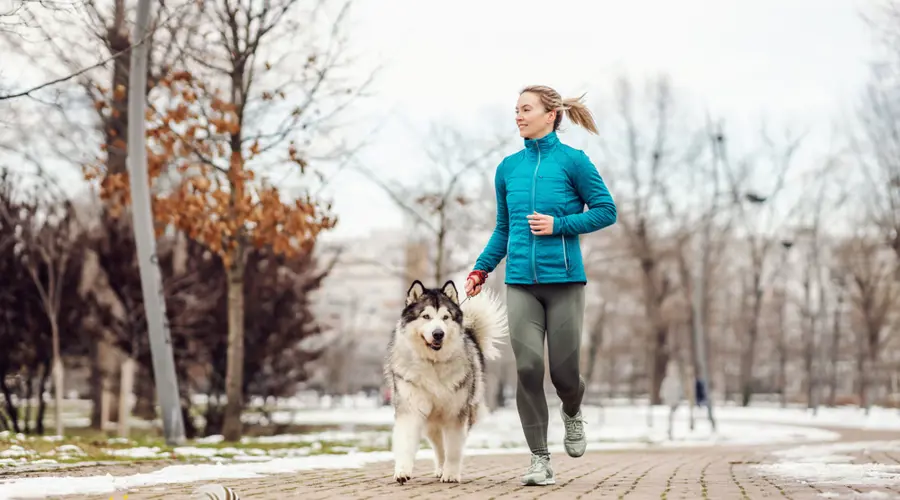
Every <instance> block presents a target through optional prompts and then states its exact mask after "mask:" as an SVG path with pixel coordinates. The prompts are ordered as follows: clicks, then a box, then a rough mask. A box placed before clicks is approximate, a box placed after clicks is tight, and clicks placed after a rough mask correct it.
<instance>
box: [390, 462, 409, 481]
mask: <svg viewBox="0 0 900 500" xmlns="http://www.w3.org/2000/svg"><path fill="white" fill-rule="evenodd" d="M410 479H412V467H404V466H402V465H398V466H396V467H394V480H395V481H397V482H398V483H400V484H405V483H406V482H407V481H409V480H410Z"/></svg>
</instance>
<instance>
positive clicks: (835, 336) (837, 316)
mask: <svg viewBox="0 0 900 500" xmlns="http://www.w3.org/2000/svg"><path fill="white" fill-rule="evenodd" d="M843 305H844V294H843V290H838V296H837V305H836V306H835V309H834V325H833V326H832V329H831V363H829V364H830V365H831V384H830V386H831V387H830V388H829V392H828V406H834V404H835V400H836V399H837V383H838V376H837V374H838V369H837V363H838V357H839V356H840V345H841V342H840V340H841V334H840V328H841V326H840V325H841V309H842V308H843Z"/></svg>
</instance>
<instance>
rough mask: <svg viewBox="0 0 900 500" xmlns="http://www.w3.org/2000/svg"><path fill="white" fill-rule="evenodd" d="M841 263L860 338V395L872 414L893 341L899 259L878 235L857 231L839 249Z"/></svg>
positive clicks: (858, 357)
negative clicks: (881, 367) (883, 360)
mask: <svg viewBox="0 0 900 500" xmlns="http://www.w3.org/2000/svg"><path fill="white" fill-rule="evenodd" d="M837 252H838V263H839V265H840V268H841V271H842V272H843V274H844V275H845V276H846V277H847V280H848V281H849V283H848V293H849V300H850V301H851V302H852V303H853V306H854V309H855V312H856V317H857V324H858V325H859V332H860V334H859V336H858V340H857V352H856V354H857V355H856V369H857V386H856V388H857V393H858V396H859V400H860V405H862V406H863V407H864V408H865V409H866V411H867V412H868V410H869V408H870V407H871V404H872V398H871V388H872V386H873V385H874V383H875V382H876V377H877V370H878V362H879V355H880V353H881V351H882V350H883V349H884V347H885V346H886V344H887V342H888V341H889V340H890V338H891V337H890V334H891V333H892V332H891V330H890V329H889V324H890V321H889V320H890V313H891V311H892V310H893V309H894V308H895V307H896V304H897V296H898V295H897V292H898V290H897V284H896V281H895V280H894V272H895V269H896V265H897V263H896V257H895V256H894V255H893V253H892V251H891V250H890V249H887V248H885V247H884V246H883V245H882V244H881V242H880V241H879V238H878V237H877V236H874V237H873V236H871V235H867V234H865V233H864V232H863V231H862V230H859V229H858V230H857V232H856V235H855V236H854V237H853V238H851V239H850V240H848V241H846V242H844V243H843V244H842V245H841V246H840V247H839V248H838V251H837Z"/></svg>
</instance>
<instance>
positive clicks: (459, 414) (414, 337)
mask: <svg viewBox="0 0 900 500" xmlns="http://www.w3.org/2000/svg"><path fill="white" fill-rule="evenodd" d="M507 332H508V329H507V320H506V311H505V309H504V307H503V305H502V304H501V303H500V302H499V301H498V300H497V298H496V296H495V295H493V294H492V293H491V292H490V291H489V290H484V291H482V292H481V293H480V294H478V295H476V296H474V297H470V298H468V299H467V300H465V301H463V304H462V306H461V305H460V301H459V295H458V293H457V290H456V285H454V283H453V281H448V282H446V283H445V284H444V286H443V287H441V288H439V289H437V288H431V289H429V288H425V286H424V285H423V284H422V282H420V281H418V280H416V281H414V282H413V283H412V286H410V287H409V290H408V291H407V294H406V306H405V307H404V309H403V312H402V314H401V317H400V320H399V321H398V322H397V326H396V328H395V329H394V332H393V335H392V338H391V341H390V343H389V344H388V354H387V359H386V362H385V368H384V374H385V378H386V382H387V384H388V386H389V387H390V389H391V401H392V404H393V406H394V429H393V440H392V448H393V453H394V479H396V480H397V482H399V483H400V484H404V483H405V482H406V481H408V480H409V479H410V478H411V477H412V472H413V463H414V462H415V458H416V452H417V451H418V449H419V441H420V440H421V438H422V434H423V433H424V435H425V437H426V438H427V439H428V441H429V442H430V443H431V446H432V448H433V449H434V456H435V460H434V462H435V463H434V466H435V468H434V475H435V477H438V478H440V480H441V482H457V483H458V482H460V480H461V478H462V458H463V457H462V456H463V449H464V448H465V444H466V437H467V435H468V432H469V429H470V428H471V427H472V426H473V425H474V424H475V423H476V422H477V421H478V419H479V418H480V417H481V416H482V415H483V414H484V413H485V411H486V410H487V409H486V407H485V406H484V362H485V359H496V358H498V357H499V356H500V351H499V350H498V349H497V347H496V344H499V343H501V339H502V338H503V337H505V336H506V335H507Z"/></svg>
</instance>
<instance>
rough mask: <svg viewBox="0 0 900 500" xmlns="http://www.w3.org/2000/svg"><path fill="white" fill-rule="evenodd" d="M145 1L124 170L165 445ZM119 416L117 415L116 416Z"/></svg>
mask: <svg viewBox="0 0 900 500" xmlns="http://www.w3.org/2000/svg"><path fill="white" fill-rule="evenodd" d="M149 17H150V0H139V1H138V10H137V19H136V22H135V26H134V35H133V36H132V49H131V50H132V51H131V70H130V74H129V75H128V88H129V92H128V116H129V117H130V119H129V120H128V169H129V171H130V172H129V182H130V185H131V199H132V206H131V214H132V217H133V219H134V241H135V245H136V246H137V256H138V266H139V270H140V275H141V292H142V294H143V299H144V312H145V316H146V318H147V332H148V334H149V336H150V352H151V355H152V357H153V380H154V381H155V383H156V395H157V397H158V398H159V404H160V408H161V410H162V422H163V434H164V435H165V439H166V443H168V444H170V445H175V444H181V443H182V442H184V422H183V421H182V418H181V404H180V402H179V396H178V378H177V375H176V373H175V360H174V355H173V353H172V339H171V338H170V335H169V324H168V319H167V317H166V308H165V298H164V296H163V287H162V276H161V274H160V272H159V262H158V261H157V256H156V238H155V236H154V234H153V218H152V214H151V212H150V186H149V184H150V181H149V179H148V174H147V149H146V142H147V137H146V132H145V123H144V113H145V110H146V107H147V98H146V92H145V90H144V89H146V88H147V43H146V38H147V24H148V20H149ZM120 418H121V417H120Z"/></svg>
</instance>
